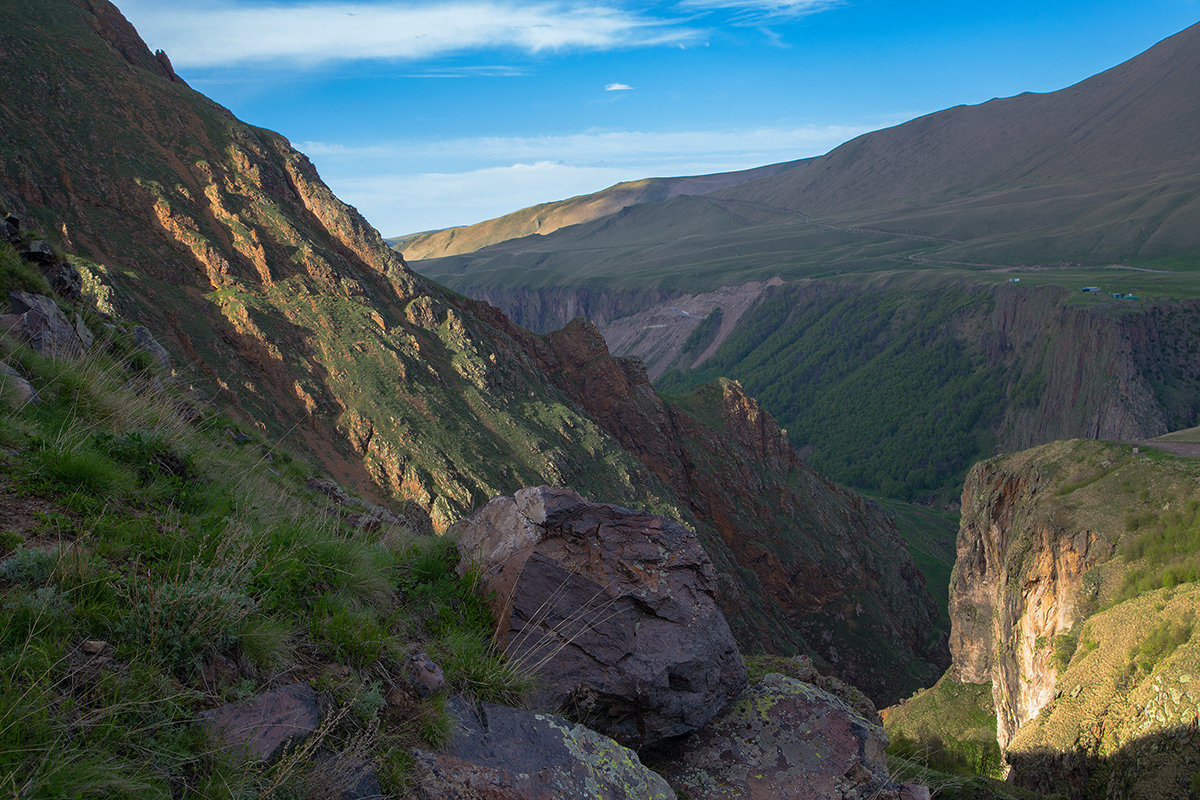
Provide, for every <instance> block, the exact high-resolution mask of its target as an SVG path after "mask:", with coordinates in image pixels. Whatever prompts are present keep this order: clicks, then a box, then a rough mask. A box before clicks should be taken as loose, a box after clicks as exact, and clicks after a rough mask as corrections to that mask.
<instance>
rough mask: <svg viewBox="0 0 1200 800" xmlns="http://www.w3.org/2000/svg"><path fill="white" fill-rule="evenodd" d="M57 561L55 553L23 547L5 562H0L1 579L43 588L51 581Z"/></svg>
mask: <svg viewBox="0 0 1200 800" xmlns="http://www.w3.org/2000/svg"><path fill="white" fill-rule="evenodd" d="M55 561H56V559H55V556H54V554H53V553H47V552H44V551H42V550H36V549H33V548H28V547H22V548H20V549H19V550H17V552H16V553H14V554H13V555H11V556H9V557H8V558H6V559H4V561H0V579H3V580H7V581H12V582H14V583H26V584H29V585H30V586H41V585H42V584H44V583H45V582H46V581H48V580H50V573H51V572H53V571H54V562H55Z"/></svg>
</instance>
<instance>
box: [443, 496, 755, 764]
mask: <svg viewBox="0 0 1200 800" xmlns="http://www.w3.org/2000/svg"><path fill="white" fill-rule="evenodd" d="M452 535H455V536H457V537H458V548H459V552H460V553H461V554H462V556H463V558H462V562H461V564H460V569H461V570H464V571H465V570H467V569H474V568H479V569H480V572H481V577H482V585H481V589H482V591H483V592H484V593H485V594H487V595H489V596H490V597H491V600H490V602H491V603H492V606H493V608H492V610H493V612H494V613H495V616H496V619H497V630H496V638H497V641H498V642H499V644H500V645H501V646H502V647H504V649H505V651H506V652H507V653H508V655H509V656H510V657H511V658H514V659H516V660H518V661H520V662H523V663H524V664H526V665H528V666H529V667H530V668H531V669H532V670H533V671H534V672H536V674H537V675H538V678H539V679H540V681H541V684H542V686H543V687H544V695H543V696H542V697H540V698H539V699H540V700H542V701H543V702H546V703H548V704H549V705H551V706H557V707H564V706H566V707H570V708H571V709H572V712H573V715H576V716H578V717H579V718H582V719H585V720H586V721H587V723H588V724H589V725H590V726H591V727H593V728H595V729H596V730H598V731H600V732H601V733H604V734H606V735H608V736H612V737H613V738H614V739H616V740H617V741H619V742H621V743H622V744H624V745H626V746H628V747H632V748H634V749H636V750H639V751H642V750H644V749H646V748H650V747H656V746H659V745H661V744H663V743H665V742H667V741H668V740H670V739H672V738H675V737H678V736H682V735H684V734H688V733H691V732H692V731H695V730H697V729H699V728H700V727H701V726H703V725H704V724H705V723H707V722H708V721H709V720H710V719H712V718H713V716H714V715H716V714H717V712H718V711H720V710H721V708H723V707H724V706H725V705H726V704H727V703H728V702H729V701H730V700H731V699H732V698H733V697H735V696H737V694H738V693H739V692H740V691H741V690H742V689H743V688H744V687H745V686H746V671H745V666H744V665H743V663H742V658H741V654H740V653H739V652H738V648H737V644H736V643H735V642H734V639H733V635H732V634H731V633H730V631H729V625H728V624H727V623H726V621H725V616H724V614H722V612H721V609H720V606H719V605H718V604H717V600H716V597H715V594H716V588H717V578H716V572H715V570H714V569H713V566H712V563H711V562H710V561H709V559H708V556H707V555H706V554H705V552H704V549H703V548H702V547H701V546H700V542H699V541H698V540H697V539H696V536H695V534H693V533H692V532H691V531H690V530H688V529H687V528H685V527H684V526H682V525H680V524H679V523H677V522H672V521H670V520H667V519H664V518H663V517H659V516H655V515H652V514H646V513H641V512H637V511H631V510H629V509H625V508H620V507H618V506H612V505H605V504H601V503H593V502H590V501H588V500H585V499H583V498H582V497H580V496H579V495H578V494H577V493H575V492H574V491H571V490H570V489H551V488H549V487H545V486H542V487H538V488H536V489H522V490H521V491H519V492H517V493H516V496H515V497H497V498H495V499H493V500H492V501H490V502H489V503H488V504H487V505H486V506H485V507H484V508H482V509H480V510H479V511H478V512H476V513H475V514H474V515H472V516H471V517H470V518H468V519H466V520H464V521H462V522H461V523H459V524H458V525H456V526H455V527H454V529H452Z"/></svg>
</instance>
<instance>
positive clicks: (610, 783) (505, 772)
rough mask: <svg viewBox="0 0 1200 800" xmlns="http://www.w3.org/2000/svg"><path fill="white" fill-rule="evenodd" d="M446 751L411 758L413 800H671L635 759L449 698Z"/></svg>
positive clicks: (613, 746) (532, 720)
mask: <svg viewBox="0 0 1200 800" xmlns="http://www.w3.org/2000/svg"><path fill="white" fill-rule="evenodd" d="M447 709H448V710H449V711H450V713H451V715H452V716H453V717H454V720H455V723H456V726H455V727H456V730H455V734H454V740H453V742H452V743H451V745H450V747H448V748H447V751H446V752H445V753H442V754H435V753H430V752H426V751H423V750H416V751H414V752H413V756H414V760H415V765H416V772H417V784H418V786H419V788H418V790H417V795H416V796H417V798H418V800H552V799H553V800H557V799H558V798H565V797H587V798H592V799H593V800H618V798H620V799H622V800H675V793H674V792H673V791H672V790H671V787H670V786H669V785H667V782H666V781H664V780H663V779H662V778H661V777H660V776H658V775H656V774H655V773H653V772H651V771H650V770H649V769H647V768H646V767H644V766H643V765H642V763H641V761H639V760H638V757H637V754H636V753H634V752H633V751H631V750H629V749H627V748H624V747H622V746H621V745H619V744H617V743H616V742H614V741H613V740H612V739H609V738H608V737H607V736H601V735H600V734H598V733H596V732H595V731H593V730H591V729H589V728H586V727H584V726H583V725H576V724H573V723H570V722H567V721H566V720H564V719H561V718H559V717H556V716H553V715H550V714H533V713H531V712H529V711H523V710H519V709H515V708H508V707H506V706H497V705H492V704H490V703H484V704H482V705H479V706H478V707H473V706H472V704H471V703H469V702H468V701H467V700H465V699H463V698H462V697H454V698H451V700H450V702H449V703H447Z"/></svg>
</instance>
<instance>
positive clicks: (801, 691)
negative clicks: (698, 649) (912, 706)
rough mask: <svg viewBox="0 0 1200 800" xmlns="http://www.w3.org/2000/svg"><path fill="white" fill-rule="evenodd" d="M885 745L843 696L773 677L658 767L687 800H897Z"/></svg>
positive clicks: (878, 730) (875, 728) (878, 731)
mask: <svg viewBox="0 0 1200 800" xmlns="http://www.w3.org/2000/svg"><path fill="white" fill-rule="evenodd" d="M886 746H887V737H886V736H885V735H884V733H883V729H882V728H880V727H879V726H878V725H875V724H873V723H871V722H868V721H867V720H865V719H863V718H862V716H860V715H859V714H858V713H857V712H855V711H854V710H853V709H851V708H850V707H849V706H848V705H846V704H845V703H844V702H842V701H841V700H839V699H838V698H836V697H834V696H833V695H831V694H829V693H828V692H826V691H824V690H822V689H818V688H817V687H816V686H813V685H811V684H808V683H802V682H801V681H797V680H795V679H793V678H788V677H785V676H783V675H776V674H771V675H767V676H766V677H765V678H764V679H763V680H762V682H761V683H759V684H757V685H756V686H753V687H751V688H750V689H747V690H746V692H745V693H744V694H743V695H742V696H741V697H739V698H738V699H737V700H736V701H735V702H734V703H732V704H730V705H729V706H728V707H727V708H726V709H725V710H724V711H723V712H721V714H720V715H719V716H718V717H717V718H716V719H714V720H713V721H712V722H711V723H710V724H709V725H708V726H706V727H705V728H704V729H703V730H701V731H700V732H698V733H696V734H695V735H693V736H690V737H688V738H687V739H685V740H683V741H682V742H681V743H680V745H679V748H678V749H677V750H674V751H671V752H670V753H669V754H668V755H664V757H663V758H662V763H661V765H659V770H658V771H659V772H660V773H661V774H662V775H663V776H664V777H665V778H666V779H667V781H668V782H670V784H671V786H672V787H674V789H675V791H676V792H678V793H679V794H680V795H681V796H686V797H688V798H689V800H718V798H720V800H725V798H731V797H770V798H774V799H775V800H809V799H810V798H822V800H850V798H863V799H864V800H865V798H874V799H875V800H896V799H897V798H898V797H899V796H900V791H901V787H900V786H898V785H896V784H893V783H891V782H890V781H889V779H888V769H887V757H886V755H885V753H884V748H885V747H886Z"/></svg>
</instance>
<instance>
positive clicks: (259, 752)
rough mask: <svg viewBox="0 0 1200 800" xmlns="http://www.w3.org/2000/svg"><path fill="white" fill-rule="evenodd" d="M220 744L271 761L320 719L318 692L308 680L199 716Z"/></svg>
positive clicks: (244, 755) (248, 757)
mask: <svg viewBox="0 0 1200 800" xmlns="http://www.w3.org/2000/svg"><path fill="white" fill-rule="evenodd" d="M201 717H202V719H203V721H204V725H205V727H206V728H207V729H208V730H209V732H210V733H211V734H212V735H213V736H214V738H216V739H217V740H218V741H219V742H220V743H221V744H222V745H224V746H225V747H227V748H229V749H230V750H231V751H232V752H233V753H234V754H235V755H237V756H238V757H239V758H242V759H244V760H256V761H270V760H271V758H272V757H273V756H274V755H275V754H276V753H278V752H279V749H280V748H281V747H283V746H284V745H285V744H287V743H288V742H291V741H293V740H296V739H306V738H308V737H309V736H311V735H312V734H313V733H314V732H315V731H316V730H317V725H318V724H319V723H320V721H321V712H320V708H319V707H318V705H317V695H316V693H315V692H314V691H313V690H312V687H311V686H309V685H308V684H307V683H293V684H290V685H288V686H283V687H280V688H279V689H274V690H272V691H270V692H264V693H263V694H260V695H258V696H257V697H255V698H254V699H253V700H251V701H250V702H248V703H229V704H227V705H223V706H221V707H220V708H214V709H212V710H211V711H205V712H204V713H203V714H202V715H201Z"/></svg>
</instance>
